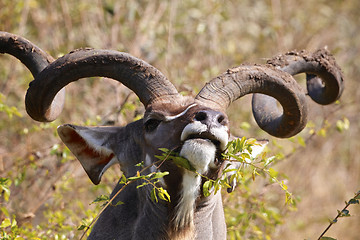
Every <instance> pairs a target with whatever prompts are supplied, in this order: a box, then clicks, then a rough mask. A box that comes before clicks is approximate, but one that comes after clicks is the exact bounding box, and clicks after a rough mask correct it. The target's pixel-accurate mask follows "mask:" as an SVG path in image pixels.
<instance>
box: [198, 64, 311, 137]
mask: <svg viewBox="0 0 360 240" xmlns="http://www.w3.org/2000/svg"><path fill="white" fill-rule="evenodd" d="M249 93H262V94H266V95H269V96H271V97H273V98H275V99H276V100H278V101H279V103H280V104H281V105H282V107H283V112H282V113H279V112H278V111H276V112H273V111H272V109H271V108H272V106H269V105H261V106H260V105H258V108H259V109H257V110H256V111H261V112H266V114H263V115H262V116H261V119H260V121H258V124H259V126H260V128H262V129H263V130H264V131H266V132H268V133H269V134H271V135H273V136H276V137H281V138H285V137H291V136H293V135H295V134H297V133H298V132H299V131H301V130H302V129H303V128H304V127H305V124H306V122H307V105H306V97H305V93H304V92H303V90H302V89H301V88H300V87H299V86H298V84H297V82H296V81H295V79H293V77H292V76H291V75H290V74H287V73H285V72H283V71H281V70H278V69H275V68H274V67H272V66H270V65H255V66H240V67H237V68H233V69H229V70H228V71H227V72H226V73H223V74H221V75H220V76H218V77H216V78H214V79H212V80H211V81H210V82H209V83H207V84H206V85H205V86H204V88H203V89H202V90H201V91H200V92H199V93H198V95H197V96H196V97H195V99H196V100H197V101H200V102H201V103H202V104H204V105H207V106H212V107H215V108H218V109H220V110H222V111H225V110H226V109H227V107H228V106H229V105H230V104H231V103H232V102H234V101H235V100H237V99H238V98H241V97H242V96H244V95H246V94H249ZM275 105H276V104H275ZM260 108H261V109H260Z"/></svg>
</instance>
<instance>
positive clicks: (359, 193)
mask: <svg viewBox="0 0 360 240" xmlns="http://www.w3.org/2000/svg"><path fill="white" fill-rule="evenodd" d="M359 197H360V191H358V192H357V193H356V194H355V197H353V198H352V199H350V201H349V202H346V205H345V207H344V208H343V209H342V210H341V211H338V215H337V216H336V217H335V218H334V219H333V220H332V221H331V222H330V224H329V226H327V228H326V229H325V230H324V231H323V232H322V234H321V235H320V237H319V238H318V240H321V238H322V237H323V236H324V235H325V233H326V232H327V231H328V230H329V229H330V228H331V226H332V225H333V224H334V223H337V220H338V218H339V217H342V216H343V214H344V212H347V208H348V207H349V206H350V205H351V204H354V199H355V200H356V199H358V198H359ZM356 202H357V201H356Z"/></svg>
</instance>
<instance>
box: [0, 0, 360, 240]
mask: <svg viewBox="0 0 360 240" xmlns="http://www.w3.org/2000/svg"><path fill="white" fill-rule="evenodd" d="M359 10H360V1H358V0H347V1H342V0H316V1H315V0H307V1H297V0H287V1H285V0H259V1H252V0H238V1H236V0H233V1H231V0H229V1H220V0H209V1H197V0H196V1H195V0H184V1H179V0H174V1H164V0H153V1H140V0H129V1H115V0H107V1H101V0H86V1H85V0H83V1H74V0H71V1H70V0H22V1H17V0H15V1H14V0H0V30H1V31H7V32H11V33H15V34H18V35H21V36H23V37H25V38H27V39H29V40H30V41H32V42H33V43H35V44H36V45H38V46H39V47H40V48H42V49H44V50H46V51H48V52H49V53H50V54H51V55H52V56H54V57H59V56H61V55H63V54H66V53H68V52H69V51H71V50H73V49H76V48H80V47H92V48H102V49H113V50H118V51H123V52H129V53H130V54H132V55H134V56H136V57H139V58H142V59H143V60H145V61H147V62H149V63H151V64H152V65H154V66H155V67H157V68H158V69H160V70H161V71H162V72H163V73H164V74H165V75H166V76H167V77H168V78H169V79H170V80H171V81H172V82H173V83H174V84H175V85H176V87H177V88H178V89H179V90H181V91H183V92H184V94H188V95H194V94H196V93H197V91H198V90H200V89H201V87H202V86H203V85H204V83H205V82H207V81H209V80H210V79H211V78H212V77H215V76H217V75H218V74H220V73H222V72H224V71H226V69H228V68H230V67H234V66H236V65H239V64H241V63H244V62H250V63H254V62H256V63H264V62H265V61H266V59H268V58H271V57H272V56H274V55H277V54H279V53H284V52H286V51H289V50H293V49H297V50H301V49H307V50H309V51H311V50H315V49H317V48H322V47H325V46H327V47H328V49H329V50H330V51H331V52H332V53H333V54H334V55H335V57H336V59H337V61H338V64H339V65H340V66H341V67H342V69H343V72H344V76H345V83H346V88H345V91H344V94H343V96H342V98H341V99H340V101H339V102H338V103H337V104H334V105H331V106H325V107H324V106H319V105H316V104H315V103H312V102H311V101H310V99H309V105H310V108H311V112H310V116H309V120H310V122H309V124H308V126H307V127H306V129H305V130H303V131H302V132H301V133H300V134H299V135H298V136H296V137H294V138H292V139H287V140H284V139H282V140H279V139H274V138H272V137H270V136H269V135H267V134H266V133H264V132H262V131H261V130H259V128H258V127H257V125H256V123H255V122H254V120H253V118H252V114H251V105H250V97H244V99H242V100H239V101H238V102H237V103H236V104H233V105H232V106H231V108H230V109H229V110H228V114H229V116H230V119H231V128H232V131H233V134H235V135H238V136H246V137H256V138H258V139H261V138H268V139H270V144H269V150H268V151H269V152H268V153H267V154H268V156H272V155H275V156H276V157H277V158H276V160H275V161H274V163H273V164H272V166H271V167H272V168H274V169H276V171H277V172H278V178H279V179H281V180H283V181H284V183H286V185H287V186H288V190H289V191H290V192H291V193H292V194H293V197H294V199H296V201H295V204H285V193H284V191H283V190H282V189H281V188H280V187H279V186H278V184H274V183H272V182H271V179H270V180H269V179H268V177H266V176H263V177H261V176H260V177H257V178H256V179H255V181H252V180H251V174H250V175H246V174H245V175H244V181H243V185H242V186H239V187H238V189H237V190H236V191H235V193H233V194H226V193H224V201H225V213H226V217H227V224H228V228H229V230H228V232H229V234H228V235H229V239H317V238H318V237H319V235H320V234H321V232H322V231H323V230H324V229H325V228H326V226H327V225H328V222H329V219H333V218H334V217H335V215H336V214H337V209H341V208H342V207H343V206H344V201H345V200H348V199H350V198H351V197H353V195H354V192H357V191H358V190H360V189H359V182H360V181H359V180H360V174H359V173H360V161H359V155H360V139H359V137H358V136H359V134H360V132H359V131H360V128H359V121H358V116H359V111H360V109H359V108H360V106H359V105H358V104H357V99H359V97H360V88H358V87H357V85H356V84H357V83H356V81H357V77H358V76H359V75H360V72H359V66H360V57H359V56H360V44H359V39H360V22H359ZM0 79H1V80H0V136H1V137H0V177H1V181H0V194H1V195H0V204H1V205H0V223H2V225H1V226H0V227H1V230H0V233H2V234H3V235H4V234H5V233H6V234H8V239H15V235H16V234H19V236H22V237H23V238H24V239H31V238H35V237H38V238H40V239H72V238H75V239H78V238H79V237H80V236H81V234H82V231H79V230H77V228H78V227H79V226H80V225H81V224H82V221H85V222H86V221H89V220H90V219H91V218H92V217H94V216H95V215H96V213H97V212H98V210H99V208H100V206H98V205H96V204H91V205H89V204H90V203H91V202H92V201H93V200H94V199H95V198H96V197H97V196H99V195H100V194H108V193H109V192H110V191H111V189H112V187H113V185H114V184H115V183H116V181H117V179H118V178H119V176H120V174H121V172H120V169H119V168H118V167H113V168H111V169H110V170H109V171H108V172H107V174H105V175H104V177H103V181H102V183H101V184H100V185H98V186H94V185H92V184H91V182H90V180H89V179H88V177H87V176H86V174H85V172H84V171H83V169H82V168H81V166H80V164H79V163H78V162H77V160H76V159H75V158H74V157H73V156H72V155H71V153H69V151H68V150H67V149H66V148H65V147H64V145H63V144H62V143H61V141H60V140H59V138H58V136H57V134H56V126H57V125H60V124H63V123H73V124H80V125H104V124H116V125H124V124H126V123H128V122H131V121H133V119H134V118H137V117H139V116H141V114H142V112H143V110H142V106H141V104H140V103H139V101H138V100H137V99H136V97H135V96H134V95H133V94H131V92H130V91H129V90H128V89H126V88H125V87H123V86H122V85H120V84H118V83H116V82H115V81H112V80H109V79H95V78H92V79H88V80H81V81H80V82H78V83H75V84H71V85H70V86H69V87H68V89H67V99H66V101H67V103H66V107H65V110H64V112H63V114H62V115H61V116H60V118H59V119H58V120H56V121H55V122H53V123H47V124H44V123H37V122H35V121H33V120H31V119H30V117H28V116H27V114H26V112H25V107H24V95H25V92H26V89H27V85H28V84H29V82H30V81H31V80H32V76H31V74H30V72H29V71H28V70H27V69H26V68H25V67H24V66H22V64H20V62H18V60H16V59H15V58H13V57H11V56H8V55H3V56H0ZM297 79H298V80H299V82H300V83H301V84H302V86H305V82H304V80H303V76H301V77H299V78H297ZM349 210H350V214H351V217H347V218H341V219H339V221H338V223H337V224H335V225H334V226H333V227H332V228H331V230H330V231H329V233H328V234H327V235H328V236H331V237H333V238H337V239H359V231H358V226H359V220H360V219H359V218H360V215H359V214H360V211H359V206H357V205H353V206H351V207H350V208H349ZM5 219H8V220H6V221H5ZM15 219H16V222H15ZM10 224H12V230H10V228H11V226H8V225H10ZM19 239H21V238H19Z"/></svg>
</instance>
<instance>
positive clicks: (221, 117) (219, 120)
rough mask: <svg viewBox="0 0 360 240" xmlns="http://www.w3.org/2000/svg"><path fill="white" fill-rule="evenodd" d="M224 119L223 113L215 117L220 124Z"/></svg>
mask: <svg viewBox="0 0 360 240" xmlns="http://www.w3.org/2000/svg"><path fill="white" fill-rule="evenodd" d="M224 120H225V116H224V115H220V116H219V117H218V119H217V121H218V123H220V124H222V123H223V122H224Z"/></svg>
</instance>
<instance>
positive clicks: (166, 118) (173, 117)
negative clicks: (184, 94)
mask: <svg viewBox="0 0 360 240" xmlns="http://www.w3.org/2000/svg"><path fill="white" fill-rule="evenodd" d="M196 105H197V104H196V103H194V104H191V105H190V106H188V107H187V108H186V109H185V110H184V111H182V112H181V113H179V114H177V115H175V116H166V117H165V121H171V120H174V119H176V118H178V117H181V116H183V115H184V114H185V113H186V112H187V111H189V109H190V108H192V107H195V106H196Z"/></svg>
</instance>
